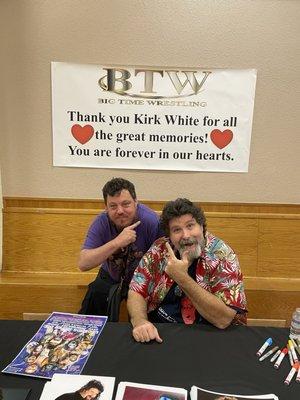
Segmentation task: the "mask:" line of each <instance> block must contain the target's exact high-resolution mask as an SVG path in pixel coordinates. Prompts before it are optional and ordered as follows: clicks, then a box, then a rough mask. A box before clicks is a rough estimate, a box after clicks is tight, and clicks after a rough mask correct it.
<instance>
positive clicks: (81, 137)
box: [71, 124, 94, 144]
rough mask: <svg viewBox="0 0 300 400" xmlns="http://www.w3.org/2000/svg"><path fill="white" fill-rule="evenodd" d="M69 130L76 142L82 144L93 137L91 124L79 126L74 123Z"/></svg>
mask: <svg viewBox="0 0 300 400" xmlns="http://www.w3.org/2000/svg"><path fill="white" fill-rule="evenodd" d="M71 132H72V135H73V136H74V138H75V139H76V140H77V142H79V143H81V144H84V143H86V142H88V141H89V140H90V139H91V138H92V137H93V134H94V128H93V127H92V126H91V125H85V126H81V125H79V124H76V125H73V126H72V128H71Z"/></svg>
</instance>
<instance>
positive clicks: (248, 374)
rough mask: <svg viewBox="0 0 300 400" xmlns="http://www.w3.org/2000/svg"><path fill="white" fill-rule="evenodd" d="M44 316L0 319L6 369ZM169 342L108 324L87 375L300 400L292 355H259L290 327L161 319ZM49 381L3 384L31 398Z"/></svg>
mask: <svg viewBox="0 0 300 400" xmlns="http://www.w3.org/2000/svg"><path fill="white" fill-rule="evenodd" d="M40 325H41V322H38V321H0V368H1V370H2V369H3V368H4V367H6V366H7V364H9V363H10V362H11V361H12V359H13V358H14V357H15V356H16V355H17V353H18V352H19V351H20V350H21V348H22V347H23V346H24V344H25V343H26V342H27V341H28V340H29V339H30V338H31V337H32V336H33V335H34V333H35V332H36V331H37V330H38V328H39V326H40ZM156 325H157V327H158V329H159V332H160V334H161V337H162V338H163V340H164V342H163V343H162V344H158V343H156V342H151V343H148V344H140V343H136V342H135V341H134V340H133V338H132V336H131V326H130V324H129V323H107V324H106V326H105V327H104V330H103V331H102V334H101V336H100V337H99V339H98V342H97V343H96V345H95V347H94V350H93V352H92V354H91V356H90V358H89V360H88V362H87V364H86V366H85V368H84V371H83V374H87V375H106V376H115V377H116V386H117V383H118V382H120V381H131V382H139V383H145V384H156V385H165V386H176V387H183V388H185V389H187V390H188V391H189V390H190V387H191V386H192V385H196V386H200V387H203V388H205V389H208V390H213V391H221V392H226V393H239V394H244V395H251V394H252V395H254V394H267V393H275V394H276V395H277V396H278V397H279V398H280V400H299V399H300V383H296V382H295V380H294V379H293V381H292V383H291V384H290V386H286V385H284V383H283V381H284V379H285V378H286V376H287V374H288V372H289V371H290V368H291V367H290V365H289V362H288V359H287V358H286V359H284V360H283V363H282V365H281V367H280V369H279V370H275V369H274V367H273V366H272V364H271V363H270V362H269V359H266V360H265V361H263V362H259V361H258V358H257V356H256V355H255V353H256V351H257V350H258V348H260V347H261V345H262V344H263V343H264V342H265V340H266V339H267V338H268V337H272V338H273V340H274V344H275V345H278V346H280V347H283V346H284V345H285V344H286V343H287V339H288V329H286V328H269V327H268V328H267V327H246V326H233V327H229V328H227V329H226V330H219V329H217V328H215V327H213V326H208V325H205V326H201V325H197V326H193V325H192V326H186V325H183V324H156ZM45 382H46V380H44V379H39V378H30V377H26V376H18V375H8V374H0V386H3V387H4V386H5V387H18V388H22V387H30V388H31V389H32V392H31V395H30V400H38V399H39V396H40V395H41V392H42V390H43V386H44V384H45Z"/></svg>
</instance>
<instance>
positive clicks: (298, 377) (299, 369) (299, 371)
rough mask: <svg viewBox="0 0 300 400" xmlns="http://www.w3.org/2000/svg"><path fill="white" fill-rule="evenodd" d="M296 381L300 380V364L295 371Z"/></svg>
mask: <svg viewBox="0 0 300 400" xmlns="http://www.w3.org/2000/svg"><path fill="white" fill-rule="evenodd" d="M296 382H300V365H299V368H298V373H297V376H296Z"/></svg>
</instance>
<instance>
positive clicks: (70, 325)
mask: <svg viewBox="0 0 300 400" xmlns="http://www.w3.org/2000/svg"><path fill="white" fill-rule="evenodd" d="M106 321H107V317H106V316H96V315H78V314H69V313H61V312H53V313H52V314H51V315H50V316H49V318H47V319H46V321H45V322H44V323H43V324H42V325H41V327H40V328H39V330H38V331H37V332H36V333H35V335H34V336H33V337H32V338H31V339H30V340H29V341H28V342H27V343H26V344H25V346H24V347H23V348H22V350H21V351H20V352H19V354H18V355H17V356H16V357H15V358H14V359H13V361H12V362H11V363H10V364H9V365H8V366H7V367H6V368H4V370H3V371H2V372H4V373H8V374H16V375H28V376H34V377H39V378H46V379H51V378H52V376H53V375H54V374H55V373H59V374H80V373H81V371H82V370H83V367H84V366H85V364H86V362H87V360H88V358H89V356H90V354H91V351H92V350H93V348H94V346H95V344H96V342H97V340H98V337H99V336H100V334H101V332H102V330H103V328H104V326H105V323H106Z"/></svg>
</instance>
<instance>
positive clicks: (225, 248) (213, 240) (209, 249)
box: [205, 232, 234, 259]
mask: <svg viewBox="0 0 300 400" xmlns="http://www.w3.org/2000/svg"><path fill="white" fill-rule="evenodd" d="M205 252H206V253H207V254H208V255H209V256H210V258H219V259H223V258H224V257H226V256H227V255H229V254H232V253H234V251H233V250H232V248H231V247H230V246H229V245H228V244H227V243H225V242H224V240H222V239H220V238H218V237H217V236H214V235H213V234H212V233H210V232H207V233H206V246H205Z"/></svg>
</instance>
